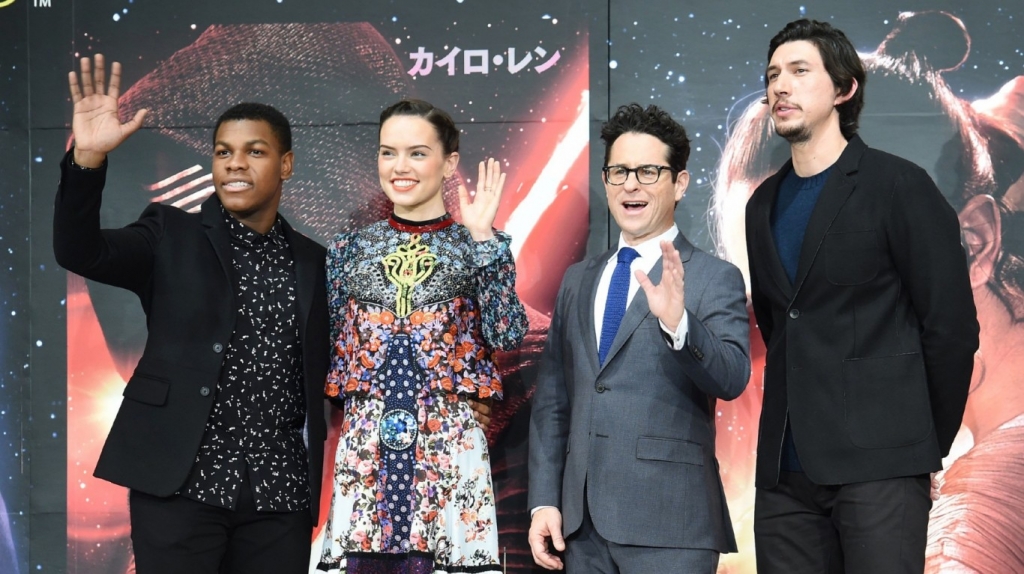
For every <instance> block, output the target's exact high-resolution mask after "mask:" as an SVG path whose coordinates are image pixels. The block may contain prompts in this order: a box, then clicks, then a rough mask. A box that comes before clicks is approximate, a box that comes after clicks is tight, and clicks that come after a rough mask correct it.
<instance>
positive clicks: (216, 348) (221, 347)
mask: <svg viewBox="0 0 1024 574" xmlns="http://www.w3.org/2000/svg"><path fill="white" fill-rule="evenodd" d="M223 350H224V345H221V344H220V343H214V344H213V352H214V353H219V352H221V351H223Z"/></svg>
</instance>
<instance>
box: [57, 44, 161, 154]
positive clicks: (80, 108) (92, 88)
mask: <svg viewBox="0 0 1024 574" xmlns="http://www.w3.org/2000/svg"><path fill="white" fill-rule="evenodd" d="M93 63H95V65H93ZM105 76H106V68H105V65H104V61H103V55H102V54H96V56H95V57H94V58H93V61H90V60H89V58H82V60H81V86H79V77H78V74H76V73H75V72H73V71H72V72H69V73H68V84H69V87H70V89H71V101H72V102H74V104H75V113H74V116H73V117H72V120H71V129H72V131H73V132H74V136H75V163H77V164H79V165H81V166H83V167H98V166H99V165H100V164H102V163H103V159H104V158H105V157H106V155H107V153H109V152H110V151H111V150H113V149H114V148H116V147H117V146H119V145H121V142H123V141H124V140H126V139H128V136H130V135H132V134H133V133H135V130H137V129H139V127H141V126H142V120H143V119H144V118H145V117H146V112H147V111H148V110H145V109H142V110H139V111H138V112H137V113H136V114H135V117H134V118H132V119H131V120H129V121H127V122H125V123H123V124H122V123H121V119H120V117H119V116H118V113H117V97H118V95H120V90H121V64H119V63H118V62H114V64H113V65H112V66H111V69H110V83H109V85H108V84H106V83H105Z"/></svg>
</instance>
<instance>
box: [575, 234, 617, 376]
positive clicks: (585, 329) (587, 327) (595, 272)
mask: <svg viewBox="0 0 1024 574" xmlns="http://www.w3.org/2000/svg"><path fill="white" fill-rule="evenodd" d="M613 255H615V250H614V249H613V250H610V251H607V252H605V253H604V254H603V255H600V256H598V257H595V258H593V259H591V260H590V261H589V262H588V263H587V268H586V269H584V270H583V277H582V279H581V281H580V285H581V286H582V287H581V293H580V301H581V302H582V303H584V304H583V305H582V306H581V307H580V310H579V311H580V314H579V326H580V333H582V335H581V337H582V339H583V352H584V353H586V355H587V356H588V357H590V364H591V366H592V368H593V370H594V372H595V373H596V372H598V371H599V370H600V367H601V365H600V364H598V362H597V334H596V333H597V326H596V325H595V324H594V303H595V302H596V301H597V283H598V282H599V281H600V280H601V272H602V271H604V268H605V266H606V265H607V264H608V259H609V258H611V257H612V256H613Z"/></svg>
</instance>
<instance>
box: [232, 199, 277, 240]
mask: <svg viewBox="0 0 1024 574" xmlns="http://www.w3.org/2000/svg"><path fill="white" fill-rule="evenodd" d="M220 211H221V215H223V217H224V222H225V223H226V224H227V226H228V232H229V233H230V234H231V238H232V239H234V240H237V241H240V242H241V243H243V244H245V245H248V246H250V247H258V246H261V245H266V244H267V243H276V244H281V243H282V242H283V241H284V228H283V227H282V225H281V216H280V215H278V216H277V217H276V218H275V219H274V225H272V226H271V227H270V231H268V232H266V233H259V232H257V231H256V230H254V229H252V228H250V227H248V226H246V225H245V224H243V223H242V222H241V221H238V220H237V219H235V218H234V217H231V214H230V213H228V210H227V209H224V206H223V205H222V206H220Z"/></svg>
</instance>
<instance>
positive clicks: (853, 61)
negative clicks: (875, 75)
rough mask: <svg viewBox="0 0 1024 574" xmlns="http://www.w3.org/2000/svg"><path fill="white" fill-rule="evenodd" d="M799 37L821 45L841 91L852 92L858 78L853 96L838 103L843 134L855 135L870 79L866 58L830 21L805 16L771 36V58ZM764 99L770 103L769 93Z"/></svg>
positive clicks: (847, 137) (765, 77)
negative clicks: (865, 66) (866, 69)
mask: <svg viewBox="0 0 1024 574" xmlns="http://www.w3.org/2000/svg"><path fill="white" fill-rule="evenodd" d="M799 40H806V41H808V42H810V43H812V44H814V45H815V46H816V47H817V48H818V52H819V53H820V54H821V61H822V62H823V63H824V64H825V71H827V72H828V75H829V77H830V78H832V85H833V86H835V87H836V89H837V90H839V93H841V94H846V93H849V92H850V89H851V88H853V81H854V80H856V81H857V86H858V88H857V91H856V92H855V93H854V94H853V96H851V97H850V99H848V100H846V101H845V102H843V103H841V104H839V105H838V106H836V109H837V110H838V111H839V129H840V130H841V131H842V132H843V137H845V138H846V139H850V138H852V137H853V136H855V135H857V123H858V121H859V120H860V112H861V110H863V109H864V85H865V83H867V75H866V74H865V72H864V62H862V61H861V59H860V55H858V54H857V50H856V48H854V47H853V44H852V43H850V40H849V39H848V38H847V37H846V34H843V31H842V30H840V29H838V28H834V27H832V25H831V24H829V23H828V22H818V21H817V20H808V19H806V18H804V19H801V20H795V21H793V22H790V23H789V24H786V27H785V28H783V29H782V30H781V31H780V32H779V33H778V34H776V35H775V37H774V38H772V41H771V42H770V43H769V44H768V62H771V61H772V56H774V55H775V50H777V49H778V48H779V46H781V45H783V44H786V43H789V42H797V41H799ZM764 87H765V90H766V91H767V89H768V74H765V75H764ZM762 103H765V104H767V103H768V98H767V95H766V96H765V98H764V100H762Z"/></svg>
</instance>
